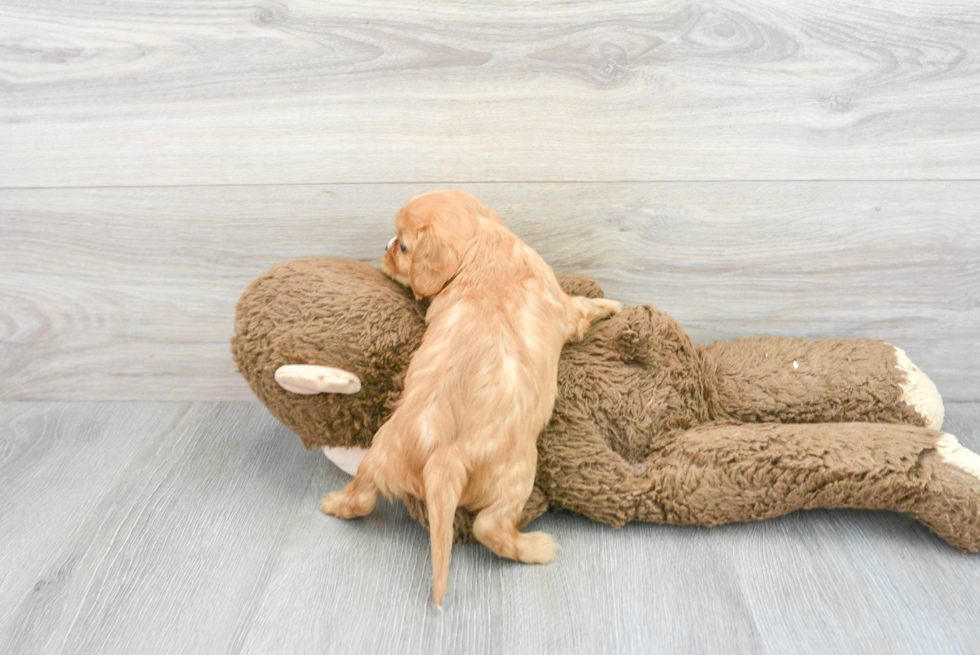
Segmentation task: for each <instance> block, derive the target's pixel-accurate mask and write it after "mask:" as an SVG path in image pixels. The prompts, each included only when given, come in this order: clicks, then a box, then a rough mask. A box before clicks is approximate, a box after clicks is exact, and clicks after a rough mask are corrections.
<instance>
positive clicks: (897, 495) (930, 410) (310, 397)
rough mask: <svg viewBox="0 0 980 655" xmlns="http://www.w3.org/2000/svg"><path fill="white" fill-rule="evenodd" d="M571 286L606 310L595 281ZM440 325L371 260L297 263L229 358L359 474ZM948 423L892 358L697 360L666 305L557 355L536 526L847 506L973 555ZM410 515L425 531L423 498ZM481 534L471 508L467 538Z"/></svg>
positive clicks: (270, 276)
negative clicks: (573, 517) (429, 332)
mask: <svg viewBox="0 0 980 655" xmlns="http://www.w3.org/2000/svg"><path fill="white" fill-rule="evenodd" d="M559 279H560V280H561V283H562V286H563V288H564V289H565V290H566V291H567V292H569V293H572V294H578V295H587V296H592V297H599V296H601V295H602V291H601V290H600V289H599V287H598V285H596V283H595V282H594V281H592V280H591V279H590V278H587V277H584V276H567V275H566V276H559ZM425 310H426V305H425V303H424V301H423V302H418V301H416V300H415V299H414V298H413V296H412V293H411V291H409V290H408V289H407V288H405V287H403V286H401V285H400V284H398V283H396V282H394V281H392V280H391V279H389V278H388V277H386V276H385V275H384V274H383V273H382V272H381V271H380V270H379V269H376V268H373V267H371V266H368V265H366V264H361V263H358V262H353V261H347V260H339V259H319V258H318V259H303V260H297V261H292V262H287V263H285V264H281V265H278V266H275V267H273V268H272V269H270V270H269V271H267V272H266V273H264V274H263V275H262V276H261V277H259V278H258V279H257V280H255V281H254V282H252V284H251V285H250V286H249V287H248V289H247V290H246V291H245V293H244V294H243V295H242V298H241V300H240V301H239V303H238V308H237V313H236V319H235V331H236V336H235V337H234V338H233V339H232V351H233V353H234V357H235V361H236V362H237V364H238V367H239V370H240V371H241V373H242V374H243V375H244V376H245V378H246V379H247V380H248V383H249V385H250V386H251V388H252V390H253V391H254V392H255V394H256V395H257V396H258V398H259V400H261V401H262V402H263V403H264V404H265V405H266V406H267V407H268V408H269V410H270V411H271V412H272V414H273V415H275V416H276V417H277V418H279V419H280V420H281V421H282V422H283V423H285V424H286V425H287V426H288V427H289V428H290V429H292V430H293V431H295V432H296V433H297V434H298V435H299V436H300V437H301V438H302V440H303V443H304V444H305V445H306V447H307V448H313V447H321V448H323V449H324V451H325V452H326V453H327V454H328V456H330V457H331V459H333V460H334V461H335V462H336V463H338V465H339V466H341V468H345V470H347V471H348V472H349V473H352V472H354V471H356V469H357V462H358V461H359V458H360V457H361V456H363V455H362V453H363V452H364V450H365V449H366V448H368V447H369V446H370V445H371V438H372V435H373V434H374V432H375V431H376V430H377V429H378V427H380V426H381V425H382V424H383V423H384V422H385V421H386V420H387V419H388V416H389V415H390V414H391V412H392V410H393V407H394V405H395V402H396V401H397V400H398V397H399V394H400V393H401V390H402V385H403V383H404V376H405V371H406V369H407V368H408V363H409V360H410V359H411V357H412V353H413V352H414V351H415V349H416V348H417V347H418V345H419V342H420V341H421V339H422V334H423V331H424V329H425V324H424V317H425ZM277 380H278V381H277ZM942 415H943V408H942V400H941V399H940V397H939V394H938V392H937V391H936V388H935V386H934V385H933V384H932V382H930V381H929V379H928V378H927V377H925V375H923V374H922V373H921V372H920V371H919V370H918V369H917V368H916V367H915V366H913V365H912V363H911V362H909V361H908V359H907V358H906V357H905V355H904V353H903V352H902V351H901V350H898V349H897V348H895V347H893V346H890V345H888V344H886V343H884V342H881V341H872V340H868V339H857V340H826V341H806V340H803V339H783V338H753V339H744V340H738V341H735V342H733V343H722V342H716V343H713V344H711V345H709V346H700V345H695V344H693V343H692V341H691V339H690V337H688V335H687V334H686V333H685V332H684V330H683V329H682V328H681V327H680V325H678V324H677V322H676V321H674V320H673V319H672V318H671V317H670V316H668V315H666V314H663V313H661V312H659V311H657V310H656V309H655V308H653V307H652V306H649V305H640V306H635V307H629V308H627V309H625V310H624V311H623V312H622V314H620V315H618V316H615V317H613V318H611V319H609V320H606V321H602V322H600V323H597V324H596V325H595V326H593V328H592V330H591V331H590V332H589V333H588V335H587V336H586V337H585V339H584V340H583V341H581V342H580V343H573V344H569V345H567V346H566V347H565V349H564V351H563V353H562V359H561V363H560V366H559V371H558V398H557V401H556V403H555V409H554V414H553V416H552V420H551V422H550V424H549V425H548V426H547V427H546V428H545V430H544V431H543V432H542V433H541V435H540V437H539V439H538V458H539V459H538V473H537V479H536V481H535V489H534V492H533V493H532V495H531V498H530V500H529V501H528V503H527V506H526V507H525V509H524V514H523V517H522V521H523V523H522V525H523V524H526V523H528V522H530V521H531V520H533V519H534V518H536V517H537V516H539V515H541V514H542V513H543V512H544V511H545V510H546V509H547V508H548V507H549V506H552V507H560V508H565V509H568V510H571V511H574V512H577V513H579V514H582V515H584V516H587V517H589V518H592V519H595V520H597V521H602V522H604V523H609V524H611V525H615V526H622V525H623V524H624V523H626V522H628V521H652V522H656V523H670V524H675V525H704V526H712V525H718V524H721V523H729V522H733V521H752V520H758V519H764V518H769V517H773V516H779V515H782V514H787V513H789V512H792V511H794V510H798V509H811V508H834V507H850V508H861V509H883V510H893V511H900V512H905V513H907V514H908V515H910V516H912V517H914V518H915V519H917V520H918V521H920V522H922V523H923V524H925V525H926V526H928V527H929V528H930V529H931V530H933V531H934V532H935V533H936V534H938V535H939V536H940V537H942V538H943V539H945V540H946V541H947V542H949V543H950V544H952V545H953V546H956V547H957V548H960V549H963V550H968V551H977V550H980V456H978V455H977V454H976V453H973V452H971V451H969V450H967V449H966V448H963V447H962V446H960V445H959V444H958V443H957V441H956V439H955V438H954V437H953V436H952V435H949V434H945V433H943V432H939V431H938V428H939V427H940V426H941V424H942ZM406 504H407V505H408V508H409V511H410V512H411V513H412V515H413V516H415V517H416V518H417V519H419V520H420V521H424V520H425V516H426V514H425V511H424V506H423V505H422V503H421V501H419V500H417V499H408V500H407V503H406ZM471 521H472V516H471V515H470V514H469V513H468V512H466V510H463V509H460V510H458V511H457V515H456V539H457V541H468V540H469V539H470V534H469V526H470V522H471Z"/></svg>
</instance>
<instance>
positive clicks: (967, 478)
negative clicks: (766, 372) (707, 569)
mask: <svg viewBox="0 0 980 655" xmlns="http://www.w3.org/2000/svg"><path fill="white" fill-rule="evenodd" d="M644 469H645V477H646V479H645V480H644V481H643V482H642V484H640V483H639V482H638V485H637V486H638V487H640V488H645V489H647V490H648V491H646V492H645V493H644V494H643V496H642V497H641V498H640V499H639V500H640V502H639V503H638V506H637V516H636V518H637V519H639V520H644V521H655V522H661V523H672V524H685V525H690V524H697V525H709V526H710V525H717V524H721V523H730V522H733V521H751V520H757V519H765V518H770V517H774V516H780V515H782V514H787V513H789V512H792V511H795V510H798V509H815V508H836V507H848V508H856V509H874V510H892V511H900V512H905V513H907V514H908V515H910V516H912V517H913V518H915V519H916V520H918V521H920V522H921V523H923V524H925V525H926V526H928V527H929V528H930V529H931V530H933V531H934V532H935V533H936V534H938V535H939V536H940V537H942V538H943V539H945V540H946V541H947V542H949V543H950V544H952V545H953V546H956V547H957V548H960V549H962V550H968V551H977V550H980V456H978V455H977V454H976V453H973V452H971V451H969V450H967V449H966V448H964V447H962V446H960V445H959V444H958V442H957V441H956V439H955V437H953V436H952V435H949V434H945V433H943V432H937V431H934V430H929V429H926V428H918V427H913V426H907V425H890V424H867V423H837V424H812V425H780V424H771V423H770V424H756V425H705V426H701V427H698V428H694V429H692V430H688V431H686V432H684V433H681V434H679V435H678V436H677V437H676V439H675V441H674V442H673V443H672V445H671V446H670V447H668V448H666V449H664V450H663V451H660V452H658V453H657V454H656V455H654V456H651V457H650V458H649V459H648V460H647V461H646V462H645V463H644Z"/></svg>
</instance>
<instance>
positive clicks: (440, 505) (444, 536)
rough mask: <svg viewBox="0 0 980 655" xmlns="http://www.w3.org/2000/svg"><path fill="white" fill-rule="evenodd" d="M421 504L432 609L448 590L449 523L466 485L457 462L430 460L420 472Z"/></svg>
mask: <svg viewBox="0 0 980 655" xmlns="http://www.w3.org/2000/svg"><path fill="white" fill-rule="evenodd" d="M423 479H424V482H425V504H426V510H427V511H428V514H429V539H430V541H431V542H432V597H433V599H434V600H435V602H436V607H439V606H440V605H442V598H443V596H445V595H446V587H447V586H449V553H450V550H451V549H452V547H453V519H454V517H455V516H456V506H457V505H458V504H459V498H460V496H461V495H462V493H463V487H464V486H465V484H466V469H465V467H464V466H463V464H462V463H461V462H460V461H459V459H458V458H455V457H450V456H444V455H442V454H441V453H440V454H437V455H435V456H433V457H432V458H431V459H430V460H429V461H428V462H427V463H426V465H425V470H424V471H423Z"/></svg>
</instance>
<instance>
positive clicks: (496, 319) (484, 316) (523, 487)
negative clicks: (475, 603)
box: [320, 191, 620, 606]
mask: <svg viewBox="0 0 980 655" xmlns="http://www.w3.org/2000/svg"><path fill="white" fill-rule="evenodd" d="M395 224H396V227H397V229H398V234H397V236H396V237H395V238H394V239H392V241H391V242H390V243H389V244H388V249H387V251H386V252H385V255H384V258H383V260H382V265H381V267H382V269H383V270H384V271H385V272H386V273H387V274H388V275H390V276H391V277H392V278H394V279H395V280H397V281H398V282H400V283H401V284H404V285H406V286H409V287H411V289H412V291H413V292H414V293H415V296H416V298H423V297H432V298H433V299H432V302H431V304H430V306H429V309H428V311H427V313H426V319H425V320H426V323H427V328H426V332H425V336H424V338H423V340H422V343H421V346H420V347H419V349H418V351H417V352H416V353H415V355H414V357H413V358H412V361H411V363H410V364H409V367H408V371H407V374H406V378H405V392H404V394H403V396H402V398H401V399H400V401H399V404H398V407H397V408H396V409H395V411H394V413H393V414H392V416H391V418H390V419H389V420H388V422H387V423H385V424H384V425H383V426H382V427H381V428H380V429H379V430H378V432H377V434H376V435H375V437H374V440H373V442H372V445H371V448H370V449H369V450H368V452H367V454H366V455H365V457H364V460H363V461H362V462H361V464H360V466H359V468H358V470H357V475H356V476H355V477H354V479H353V480H352V481H351V482H350V484H348V485H347V487H345V488H344V489H343V490H342V491H338V492H334V493H331V494H328V495H327V496H326V497H325V498H324V499H323V502H322V503H321V505H320V508H321V509H322V510H323V511H324V512H325V513H327V514H332V515H334V516H339V517H341V518H353V517H357V516H364V515H366V514H369V513H370V512H371V511H372V510H373V509H374V506H375V503H376V502H377V499H378V493H379V492H380V493H382V494H384V495H385V497H386V498H389V499H390V498H391V497H392V496H397V497H401V498H404V497H406V496H414V497H417V498H424V499H425V502H426V505H427V511H428V518H429V526H430V527H429V531H430V539H431V542H432V572H433V596H434V599H435V603H436V605H437V606H438V605H440V604H441V603H442V599H443V596H444V595H445V592H446V586H447V584H448V580H449V553H450V549H451V547H452V537H453V517H454V515H455V512H456V507H457V506H463V507H465V508H467V509H469V510H471V511H473V512H475V513H476V517H475V519H474V522H473V535H474V536H475V537H476V538H477V539H478V540H479V541H480V542H481V543H483V544H484V545H485V546H487V547H488V548H489V549H490V550H492V551H493V552H495V553H497V554H498V555H500V556H501V557H507V558H510V559H513V560H517V561H519V562H528V563H535V564H543V563H547V562H550V561H551V560H552V559H553V558H554V551H555V543H554V541H553V540H552V539H551V537H550V536H549V535H547V534H545V533H543V532H532V533H527V534H523V533H521V532H519V531H518V529H517V525H518V521H519V519H520V516H521V511H522V509H523V508H524V505H525V503H526V502H527V500H528V497H529V496H530V495H531V490H532V487H533V484H534V475H535V471H536V468H537V448H536V441H537V437H538V434H539V433H540V432H541V430H542V429H543V428H544V426H545V425H546V423H547V422H548V420H549V419H550V417H551V412H552V409H553V407H554V403H555V396H556V393H557V378H558V358H559V355H560V354H561V350H562V346H563V345H564V344H565V343H566V342H568V341H569V340H579V339H581V338H582V336H583V335H584V334H585V332H586V331H587V330H588V328H589V326H590V325H591V324H592V323H593V322H594V321H596V320H598V319H600V318H605V317H608V316H611V315H613V314H616V313H618V312H619V311H620V305H619V303H617V302H615V301H612V300H606V299H602V298H597V299H591V298H584V297H579V296H570V295H568V294H566V293H565V292H564V291H562V290H561V288H560V287H559V285H558V280H557V279H556V278H555V275H554V273H553V272H552V270H551V267H549V266H548V265H547V264H546V263H545V262H544V260H542V259H541V257H540V256H539V255H538V254H537V253H536V252H534V251H533V250H532V249H531V248H529V247H528V246H527V245H526V244H524V243H523V242H522V241H521V240H520V239H518V238H517V237H516V236H515V235H514V234H513V233H512V232H511V231H510V230H509V229H507V226H506V225H504V223H503V221H501V220H500V218H499V217H498V216H497V215H496V214H495V213H494V212H493V211H492V210H490V209H488V208H487V207H484V206H483V205H482V204H480V202H478V201H477V200H476V199H475V198H473V197H472V196H470V195H468V194H465V193H463V192H461V191H440V192H434V193H428V194H424V195H422V196H419V197H417V198H415V199H414V200H412V201H411V202H409V203H408V204H407V205H406V206H405V207H404V208H403V209H402V210H401V212H400V213H399V214H398V217H397V218H396V221H395Z"/></svg>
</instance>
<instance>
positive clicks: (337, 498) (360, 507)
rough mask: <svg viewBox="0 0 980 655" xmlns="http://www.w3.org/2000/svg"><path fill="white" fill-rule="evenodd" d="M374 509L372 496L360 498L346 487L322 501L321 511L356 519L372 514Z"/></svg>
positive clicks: (328, 495) (342, 517) (339, 516)
mask: <svg viewBox="0 0 980 655" xmlns="http://www.w3.org/2000/svg"><path fill="white" fill-rule="evenodd" d="M373 509H374V503H373V502H372V500H371V498H370V497H368V498H359V497H357V496H356V495H354V494H351V493H349V492H348V491H347V490H346V489H344V490H342V491H334V492H333V493H329V494H327V495H326V496H324V497H323V500H321V501H320V511H321V512H323V513H324V514H329V515H330V516H336V517H338V518H341V519H355V518H357V517H359V516H365V515H367V514H370V513H371V511H372V510H373Z"/></svg>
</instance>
